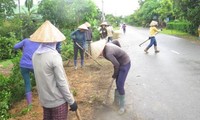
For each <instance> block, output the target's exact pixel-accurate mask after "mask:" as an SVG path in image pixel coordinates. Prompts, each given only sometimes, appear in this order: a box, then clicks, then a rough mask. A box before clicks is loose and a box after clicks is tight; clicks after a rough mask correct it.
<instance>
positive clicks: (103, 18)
mask: <svg viewBox="0 0 200 120" xmlns="http://www.w3.org/2000/svg"><path fill="white" fill-rule="evenodd" d="M104 21H105V15H104V1H103V0H102V22H104Z"/></svg>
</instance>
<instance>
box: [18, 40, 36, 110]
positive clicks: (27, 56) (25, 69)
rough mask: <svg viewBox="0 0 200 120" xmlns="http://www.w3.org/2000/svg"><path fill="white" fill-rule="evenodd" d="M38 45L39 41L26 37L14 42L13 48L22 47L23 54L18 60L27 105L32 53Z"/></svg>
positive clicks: (29, 94) (30, 97) (29, 96)
mask: <svg viewBox="0 0 200 120" xmlns="http://www.w3.org/2000/svg"><path fill="white" fill-rule="evenodd" d="M38 47H39V43H36V42H32V41H30V40H29V39H28V38H25V39H23V40H22V41H20V42H19V43H17V44H15V46H14V49H15V50H18V49H22V51H23V55H22V57H21V60H20V69H21V74H22V77H23V79H24V84H25V93H26V100H27V103H28V106H29V105H31V104H32V92H31V81H30V72H33V65H32V55H33V53H34V52H35V51H36V50H37V48H38Z"/></svg>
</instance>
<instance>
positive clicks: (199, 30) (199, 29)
mask: <svg viewBox="0 0 200 120" xmlns="http://www.w3.org/2000/svg"><path fill="white" fill-rule="evenodd" d="M198 33H199V39H200V25H199V27H198Z"/></svg>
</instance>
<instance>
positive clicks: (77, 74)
mask: <svg viewBox="0 0 200 120" xmlns="http://www.w3.org/2000/svg"><path fill="white" fill-rule="evenodd" d="M97 61H98V62H99V63H100V64H101V65H102V66H100V65H99V64H97V63H96V62H94V61H93V60H92V59H86V60H85V66H84V67H83V68H80V67H78V69H77V70H75V69H74V67H73V62H72V61H70V62H67V61H65V62H64V68H65V71H66V74H67V77H68V82H69V84H70V89H71V91H72V93H73V94H74V97H75V99H76V101H77V103H78V108H79V112H80V115H81V117H82V120H94V118H95V112H96V110H98V108H99V107H100V106H102V102H103V101H104V99H105V95H106V91H107V89H108V87H109V85H110V83H111V80H112V78H111V75H112V72H113V66H112V64H111V63H110V62H109V61H107V60H105V59H104V58H101V57H100V58H98V59H97ZM26 105H27V104H26V100H25V99H23V100H22V101H20V102H18V103H16V104H15V105H13V106H12V108H11V110H10V113H11V114H12V115H13V117H12V118H11V119H10V120H42V118H43V110H42V107H41V105H40V103H39V99H38V94H37V90H36V88H33V107H32V109H31V110H30V111H28V112H26V113H24V114H22V113H21V111H23V109H24V108H26ZM68 120H77V117H76V114H75V112H71V111H69V114H68Z"/></svg>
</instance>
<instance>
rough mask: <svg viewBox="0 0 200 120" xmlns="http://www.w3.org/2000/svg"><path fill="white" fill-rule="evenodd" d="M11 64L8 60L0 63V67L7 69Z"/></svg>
mask: <svg viewBox="0 0 200 120" xmlns="http://www.w3.org/2000/svg"><path fill="white" fill-rule="evenodd" d="M11 64H12V61H11V60H10V59H9V60H3V61H0V66H1V67H3V68H7V67H8V66H10V65H11Z"/></svg>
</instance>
